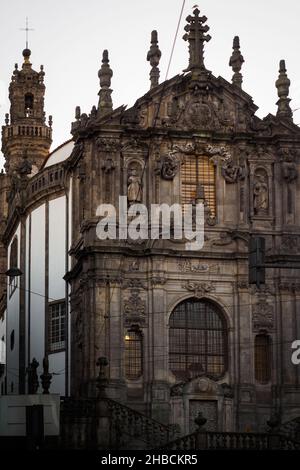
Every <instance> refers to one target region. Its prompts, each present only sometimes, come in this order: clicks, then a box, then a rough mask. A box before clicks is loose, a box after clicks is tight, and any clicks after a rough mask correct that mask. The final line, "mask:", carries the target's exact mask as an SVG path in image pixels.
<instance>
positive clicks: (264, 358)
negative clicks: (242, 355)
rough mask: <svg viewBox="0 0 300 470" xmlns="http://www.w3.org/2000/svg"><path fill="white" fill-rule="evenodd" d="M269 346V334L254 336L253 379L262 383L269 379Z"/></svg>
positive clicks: (270, 345)
mask: <svg viewBox="0 0 300 470" xmlns="http://www.w3.org/2000/svg"><path fill="white" fill-rule="evenodd" d="M271 348H272V341H271V338H270V336H269V335H266V334H259V335H257V336H256V337H255V347H254V349H255V380H257V382H260V383H262V384H265V383H268V382H270V380H271V361H272V357H271Z"/></svg>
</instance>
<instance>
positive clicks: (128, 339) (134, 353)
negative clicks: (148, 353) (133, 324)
mask: <svg viewBox="0 0 300 470" xmlns="http://www.w3.org/2000/svg"><path fill="white" fill-rule="evenodd" d="M124 339H125V376H126V378H127V379H130V380H135V379H138V378H139V377H141V375H142V373H143V337H142V333H141V331H138V330H137V331H135V330H134V331H131V330H128V331H127V332H126V334H125V338H124Z"/></svg>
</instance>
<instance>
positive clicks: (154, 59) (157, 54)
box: [147, 31, 161, 88]
mask: <svg viewBox="0 0 300 470" xmlns="http://www.w3.org/2000/svg"><path fill="white" fill-rule="evenodd" d="M160 58H161V51H160V49H159V47H158V39H157V31H152V33H151V46H150V49H149V51H148V54H147V60H148V61H149V62H150V65H151V67H152V69H151V71H150V81H151V88H154V87H155V86H157V85H158V83H159V75H160V72H159V68H158V64H159V61H160Z"/></svg>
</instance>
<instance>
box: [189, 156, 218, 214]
mask: <svg viewBox="0 0 300 470" xmlns="http://www.w3.org/2000/svg"><path fill="white" fill-rule="evenodd" d="M200 185H201V186H202V188H203V190H204V195H205V199H206V201H207V203H208V206H209V208H210V210H211V214H212V215H216V184H215V166H214V164H213V162H212V161H211V160H210V158H209V157H205V156H199V157H198V156H193V157H186V160H185V162H184V164H183V165H182V167H181V202H182V204H190V203H191V202H193V201H194V200H195V197H196V194H197V187H199V186H200Z"/></svg>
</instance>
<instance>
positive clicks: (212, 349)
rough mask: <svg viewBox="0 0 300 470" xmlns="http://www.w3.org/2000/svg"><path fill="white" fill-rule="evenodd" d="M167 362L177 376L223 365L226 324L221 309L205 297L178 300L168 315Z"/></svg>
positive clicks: (212, 372)
mask: <svg viewBox="0 0 300 470" xmlns="http://www.w3.org/2000/svg"><path fill="white" fill-rule="evenodd" d="M169 326H170V332H169V333H170V345H169V363H170V369H171V371H172V372H173V374H174V375H175V376H176V377H177V378H178V379H181V380H184V379H187V378H191V377H196V376H198V375H201V374H207V375H209V376H211V377H213V378H216V379H218V378H220V377H221V376H222V375H224V373H225V371H226V369H227V362H228V358H227V326H226V321H225V318H224V316H223V314H222V311H221V310H220V309H219V308H218V307H217V306H216V305H215V304H213V303H212V302H210V301H207V300H204V299H203V300H202V299H201V300H197V299H189V300H187V301H184V302H181V303H180V304H179V305H177V307H176V308H175V310H174V311H173V313H172V314H171V317H170V325H169Z"/></svg>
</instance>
